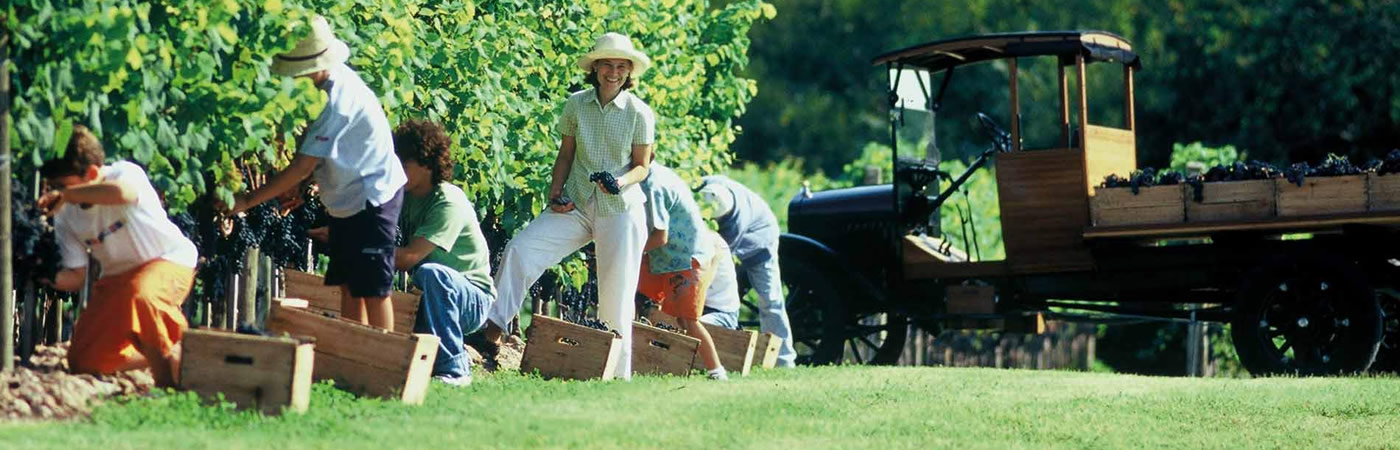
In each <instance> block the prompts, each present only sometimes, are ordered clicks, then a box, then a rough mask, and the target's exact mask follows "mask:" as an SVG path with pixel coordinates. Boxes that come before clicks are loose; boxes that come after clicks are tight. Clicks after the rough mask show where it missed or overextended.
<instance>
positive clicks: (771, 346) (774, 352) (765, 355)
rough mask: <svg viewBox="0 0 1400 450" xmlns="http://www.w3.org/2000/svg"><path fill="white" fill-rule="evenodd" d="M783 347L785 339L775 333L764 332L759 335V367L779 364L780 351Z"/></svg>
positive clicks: (771, 366) (765, 367) (767, 367)
mask: <svg viewBox="0 0 1400 450" xmlns="http://www.w3.org/2000/svg"><path fill="white" fill-rule="evenodd" d="M782 348H783V340H782V339H778V336H777V335H774V334H773V333H762V334H760V335H759V336H758V345H757V350H756V351H758V352H759V355H762V356H761V357H760V358H759V367H762V368H764V369H772V368H774V367H777V366H778V352H779V351H781V350H782Z"/></svg>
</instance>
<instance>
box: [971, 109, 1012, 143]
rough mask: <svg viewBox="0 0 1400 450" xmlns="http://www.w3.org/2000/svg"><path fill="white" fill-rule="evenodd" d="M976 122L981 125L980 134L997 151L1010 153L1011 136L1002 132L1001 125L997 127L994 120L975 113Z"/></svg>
mask: <svg viewBox="0 0 1400 450" xmlns="http://www.w3.org/2000/svg"><path fill="white" fill-rule="evenodd" d="M977 122H978V123H979V124H981V125H982V133H983V134H986V135H987V138H988V139H991V140H992V146H993V147H996V149H997V151H999V152H1009V151H1011V134H1010V133H1007V132H1006V130H1003V129H1002V128H1001V125H997V122H996V120H994V119H992V118H991V117H990V116H988V115H986V114H983V113H980V112H979V113H977Z"/></svg>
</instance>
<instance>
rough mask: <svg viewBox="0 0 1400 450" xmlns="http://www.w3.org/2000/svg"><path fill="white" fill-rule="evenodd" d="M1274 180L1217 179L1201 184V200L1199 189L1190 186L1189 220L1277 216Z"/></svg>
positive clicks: (1214, 220) (1187, 217)
mask: <svg viewBox="0 0 1400 450" xmlns="http://www.w3.org/2000/svg"><path fill="white" fill-rule="evenodd" d="M1275 189H1276V188H1275V187H1274V181H1273V180H1245V181H1214V182H1209V183H1202V184H1201V201H1196V190H1195V188H1193V187H1190V186H1188V187H1187V188H1186V221H1187V222H1221V221H1230V220H1250V219H1263V218H1268V217H1273V216H1274V215H1275V214H1276V213H1277V211H1276V209H1277V197H1276V195H1275V192H1274V191H1275Z"/></svg>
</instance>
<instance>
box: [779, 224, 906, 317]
mask: <svg viewBox="0 0 1400 450" xmlns="http://www.w3.org/2000/svg"><path fill="white" fill-rule="evenodd" d="M788 261H802V262H803V263H804V264H809V265H812V266H815V267H817V268H818V269H819V270H821V271H822V273H825V274H827V275H828V276H830V277H831V279H832V280H833V281H834V282H835V283H834V284H835V285H836V286H837V287H838V288H839V289H842V290H843V291H844V294H845V295H846V296H855V297H857V298H858V297H865V296H869V297H870V298H872V299H873V300H874V301H875V302H884V300H885V293H884V291H883V290H881V289H879V288H877V287H876V286H875V284H874V283H872V282H871V281H870V280H869V279H866V277H864V276H861V275H859V273H860V272H858V271H856V270H855V269H854V268H852V267H851V266H850V265H849V264H847V263H846V261H845V260H844V259H843V258H841V256H840V254H838V253H837V252H836V251H835V250H832V249H831V247H828V246H827V245H826V244H823V243H821V242H819V241H817V240H816V239H812V238H809V237H807V236H802V235H799V234H792V233H783V234H782V235H780V236H779V237H778V266H779V267H780V270H781V267H782V265H784V264H792V263H789V262H788ZM863 293H868V294H863Z"/></svg>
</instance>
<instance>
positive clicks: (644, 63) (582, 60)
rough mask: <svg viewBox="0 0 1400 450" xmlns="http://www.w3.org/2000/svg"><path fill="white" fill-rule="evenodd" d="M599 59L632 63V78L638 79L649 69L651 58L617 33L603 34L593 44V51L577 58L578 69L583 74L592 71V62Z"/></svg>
mask: <svg viewBox="0 0 1400 450" xmlns="http://www.w3.org/2000/svg"><path fill="white" fill-rule="evenodd" d="M600 59H626V60H629V61H632V75H633V77H634V78H635V77H640V76H642V74H643V73H646V71H647V69H650V68H651V58H648V57H647V55H646V54H645V53H642V52H639V51H637V49H636V47H633V46H632V39H630V38H628V37H627V36H623V35H621V34H618V33H605V34H603V35H602V36H600V37H599V38H598V41H597V42H595V43H593V51H590V52H588V53H585V54H584V55H583V56H580V57H579V58H578V67H579V68H580V69H583V70H584V71H585V72H587V71H591V70H593V61H597V60H600Z"/></svg>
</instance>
